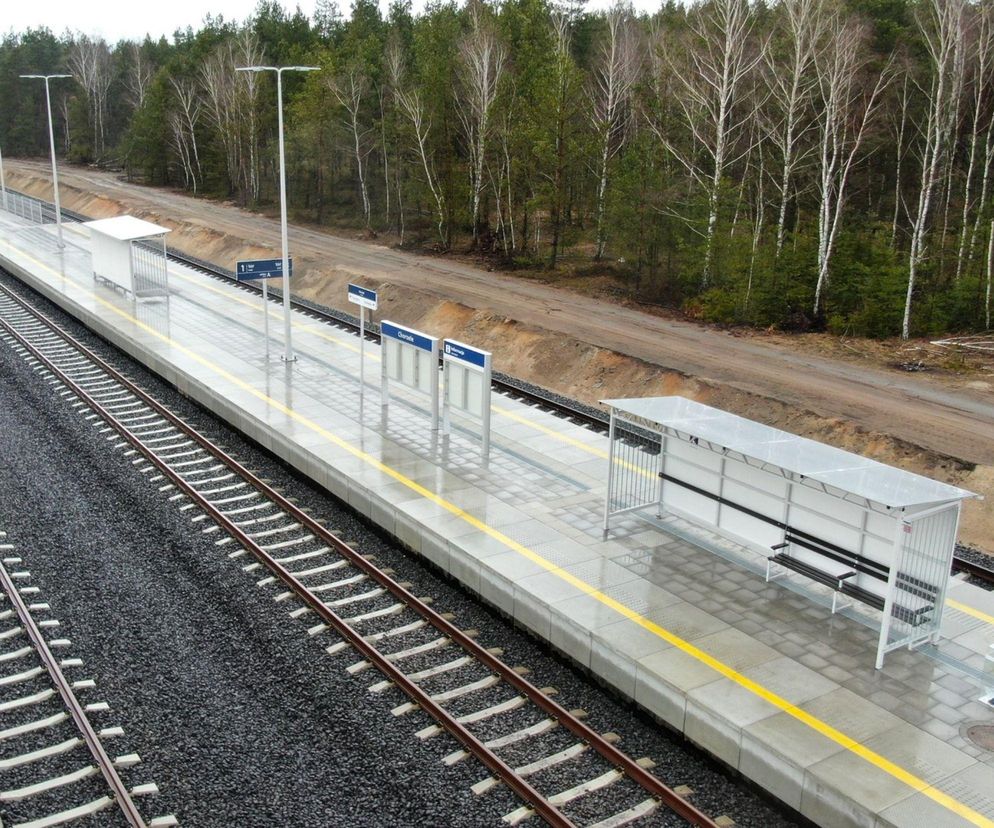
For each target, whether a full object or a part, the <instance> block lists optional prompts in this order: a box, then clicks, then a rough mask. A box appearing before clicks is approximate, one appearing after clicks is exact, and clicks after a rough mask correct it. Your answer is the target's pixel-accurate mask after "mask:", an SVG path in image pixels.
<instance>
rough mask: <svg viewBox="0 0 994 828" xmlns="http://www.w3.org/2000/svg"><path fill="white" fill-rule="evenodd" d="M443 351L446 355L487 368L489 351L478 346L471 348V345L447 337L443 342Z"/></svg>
mask: <svg viewBox="0 0 994 828" xmlns="http://www.w3.org/2000/svg"><path fill="white" fill-rule="evenodd" d="M442 352H443V353H444V354H445V355H446V356H449V357H452V358H453V359H458V360H459V361H461V362H468V363H469V364H470V365H476V366H477V367H478V368H486V367H487V357H488V356H490V354H489V352H487V351H478V350H477V349H476V348H470V347H469V345H463V343H462V342H454V341H453V340H451V339H446V340H445V342H444V343H443V344H442Z"/></svg>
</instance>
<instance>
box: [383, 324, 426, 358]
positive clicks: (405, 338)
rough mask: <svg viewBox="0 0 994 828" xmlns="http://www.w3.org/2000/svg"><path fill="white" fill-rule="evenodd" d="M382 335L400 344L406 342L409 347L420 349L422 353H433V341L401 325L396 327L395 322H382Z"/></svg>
mask: <svg viewBox="0 0 994 828" xmlns="http://www.w3.org/2000/svg"><path fill="white" fill-rule="evenodd" d="M380 333H381V334H383V336H388V337H390V339H396V340H399V341H400V342H406V343H407V344H408V345H413V346H414V347H415V348H420V349H421V350H422V351H431V349H432V341H431V339H429V338H428V337H427V336H425V335H424V334H422V333H418V332H417V331H412V330H410V329H409V328H402V327H400V325H394V324H393V322H381V323H380Z"/></svg>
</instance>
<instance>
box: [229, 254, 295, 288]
mask: <svg viewBox="0 0 994 828" xmlns="http://www.w3.org/2000/svg"><path fill="white" fill-rule="evenodd" d="M282 275H283V259H281V258H280V259H249V260H247V261H244V262H238V265H237V267H236V268H235V276H236V278H237V279H238V281H239V282H248V281H250V280H252V279H271V278H273V277H274V276H282ZM290 275H291V276H293V258H292V257H291V258H290Z"/></svg>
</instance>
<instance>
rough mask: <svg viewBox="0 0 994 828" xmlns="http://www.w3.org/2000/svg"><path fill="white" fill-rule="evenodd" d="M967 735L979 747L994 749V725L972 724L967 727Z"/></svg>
mask: <svg viewBox="0 0 994 828" xmlns="http://www.w3.org/2000/svg"><path fill="white" fill-rule="evenodd" d="M966 737H967V738H968V739H969V740H970V741H971V742H973V743H974V744H975V745H976V746H977V747H981V748H983V749H984V750H991V751H994V725H989V724H975V725H971V726H970V727H968V728H967V729H966Z"/></svg>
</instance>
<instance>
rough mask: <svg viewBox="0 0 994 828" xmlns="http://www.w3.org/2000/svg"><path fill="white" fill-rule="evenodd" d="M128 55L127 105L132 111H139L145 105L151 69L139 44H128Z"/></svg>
mask: <svg viewBox="0 0 994 828" xmlns="http://www.w3.org/2000/svg"><path fill="white" fill-rule="evenodd" d="M128 55H129V58H130V60H131V67H130V69H129V71H128V74H127V76H126V77H125V84H126V86H127V90H128V103H130V104H131V108H132V109H141V108H142V107H143V106H144V105H145V97H146V96H147V95H148V88H149V86H151V85H152V76H153V69H152V65H151V64H150V63H149V61H148V59H147V58H146V57H145V53H144V52H143V51H142V48H141V46H140V45H139V44H137V43H134V42H131V43H128Z"/></svg>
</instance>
